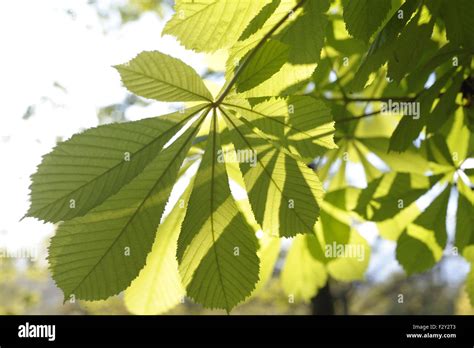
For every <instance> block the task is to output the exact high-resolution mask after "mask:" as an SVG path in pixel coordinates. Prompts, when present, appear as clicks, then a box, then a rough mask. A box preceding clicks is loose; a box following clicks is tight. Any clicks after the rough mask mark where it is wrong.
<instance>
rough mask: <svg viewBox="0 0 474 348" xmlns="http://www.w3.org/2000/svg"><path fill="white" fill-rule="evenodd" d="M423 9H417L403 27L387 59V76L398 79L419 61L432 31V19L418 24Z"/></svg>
mask: <svg viewBox="0 0 474 348" xmlns="http://www.w3.org/2000/svg"><path fill="white" fill-rule="evenodd" d="M422 13H423V11H419V12H418V13H417V15H415V16H414V17H413V18H412V19H411V20H410V22H408V25H407V26H406V27H405V28H404V29H403V31H402V32H401V34H400V36H399V37H398V39H397V42H396V44H395V47H394V48H393V51H392V54H391V56H390V59H389V61H388V76H390V77H391V78H393V79H394V80H395V81H397V82H400V80H401V79H402V78H403V77H404V76H405V75H406V74H408V73H409V72H411V71H413V70H414V69H415V68H416V66H417V65H418V63H419V62H420V60H421V58H422V56H423V54H424V53H425V50H426V48H427V45H428V43H429V40H430V38H431V33H432V31H433V26H434V19H433V18H431V19H430V20H429V22H427V23H423V24H419V20H420V18H424V15H423V17H422Z"/></svg>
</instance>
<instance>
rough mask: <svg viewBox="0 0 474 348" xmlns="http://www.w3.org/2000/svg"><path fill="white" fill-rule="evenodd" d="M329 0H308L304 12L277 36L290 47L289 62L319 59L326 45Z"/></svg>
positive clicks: (309, 61)
mask: <svg viewBox="0 0 474 348" xmlns="http://www.w3.org/2000/svg"><path fill="white" fill-rule="evenodd" d="M328 8H329V1H327V0H319V1H306V2H305V3H304V5H303V8H302V14H301V15H299V16H298V17H297V18H296V19H293V20H292V21H290V24H289V25H288V27H286V28H285V29H284V30H283V32H282V33H281V34H280V35H277V36H276V38H277V39H279V40H280V41H281V42H283V43H284V44H286V45H288V46H289V47H290V51H289V60H288V61H289V62H290V63H292V64H310V63H316V62H318V61H319V56H320V54H321V49H322V47H323V45H324V39H325V36H326V35H325V33H326V27H327V25H328V20H327V17H326V15H325V14H324V12H326V11H327V10H328Z"/></svg>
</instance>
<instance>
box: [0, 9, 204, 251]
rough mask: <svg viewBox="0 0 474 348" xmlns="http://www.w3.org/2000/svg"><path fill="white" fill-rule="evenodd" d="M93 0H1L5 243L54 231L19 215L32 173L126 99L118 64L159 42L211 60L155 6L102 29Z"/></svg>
mask: <svg viewBox="0 0 474 348" xmlns="http://www.w3.org/2000/svg"><path fill="white" fill-rule="evenodd" d="M87 2H88V1H86V0H81V1H78V0H74V1H72V0H69V1H65V0H48V1H47V2H44V1H35V0H29V1H28V0H15V1H2V2H0V47H1V52H2V53H1V54H0V76H1V79H0V96H1V98H2V103H1V104H2V105H1V106H2V108H1V110H2V115H1V116H0V158H1V159H2V163H3V165H2V167H1V170H0V248H2V247H9V248H12V249H15V248H35V247H37V246H38V245H41V242H42V241H44V238H45V236H48V235H50V234H51V233H52V231H53V225H51V224H43V223H42V222H40V221H37V220H35V219H32V218H27V219H25V220H23V221H21V222H20V221H19V220H20V219H21V217H22V216H23V215H24V214H25V212H26V210H27V208H28V205H29V203H28V185H29V176H30V175H31V174H32V173H33V172H34V171H35V168H36V166H37V165H38V164H39V163H40V161H41V156H42V155H43V154H46V153H48V152H49V151H50V150H51V149H52V147H53V146H54V145H55V143H56V140H57V138H58V137H61V138H63V139H66V138H69V137H70V136H71V135H72V134H74V133H76V132H78V131H80V130H81V129H84V128H89V127H92V126H96V125H97V123H98V118H97V111H98V109H99V108H100V107H103V106H107V105H110V104H114V103H120V102H121V101H122V100H123V98H124V97H125V95H126V90H125V88H123V87H122V84H121V82H120V79H119V76H118V73H117V72H116V71H115V69H113V68H112V66H113V65H115V64H120V63H124V62H126V61H128V60H130V59H131V58H133V57H134V56H135V55H137V54H138V53H140V52H141V51H144V50H156V49H159V50H160V51H162V52H165V53H168V54H170V55H172V56H175V57H178V58H180V59H182V60H183V61H185V62H186V63H188V64H189V65H191V66H193V67H194V68H195V69H196V70H197V71H198V72H199V73H202V72H203V69H204V68H205V64H204V57H203V56H201V55H197V54H193V53H192V52H189V51H186V50H185V49H184V48H182V47H181V46H180V45H179V44H178V43H177V42H176V40H175V39H174V38H172V37H169V36H168V37H164V38H162V37H161V35H160V34H161V31H162V27H163V23H164V21H162V20H161V19H160V18H159V17H158V16H156V15H154V14H152V13H149V14H146V15H144V16H143V17H142V18H141V19H140V20H138V21H136V22H131V23H129V24H126V25H125V26H123V27H120V28H119V27H118V28H117V29H116V30H112V31H110V32H108V33H107V34H104V32H103V26H102V25H101V22H100V19H99V18H98V16H97V13H96V11H95V10H94V8H93V7H92V6H90V5H88V4H87ZM45 5H46V6H45ZM67 10H72V13H74V15H73V16H71V15H69V14H67V12H66V11H67ZM55 82H57V83H59V84H60V85H61V86H63V87H64V89H65V90H66V91H67V92H65V91H63V90H62V89H61V88H58V87H55V86H54V84H55ZM44 97H47V99H45V98H44ZM30 105H36V109H35V113H34V114H33V115H32V116H31V117H30V118H29V119H28V120H23V119H22V117H23V115H24V114H25V112H26V111H27V109H28V107H29V106H30ZM170 107H171V105H169V104H166V103H159V102H154V103H153V104H152V105H150V106H149V107H147V108H140V107H132V108H130V109H129V110H128V111H129V112H128V113H127V118H129V119H131V120H135V119H139V118H145V117H150V116H156V115H161V114H165V113H167V112H169V111H170V110H171V109H170ZM43 244H44V243H43Z"/></svg>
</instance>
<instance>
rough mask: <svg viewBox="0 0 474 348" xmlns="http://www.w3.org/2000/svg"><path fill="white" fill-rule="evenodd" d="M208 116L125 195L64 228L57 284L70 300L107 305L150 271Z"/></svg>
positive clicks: (53, 249) (53, 261)
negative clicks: (174, 194)
mask: <svg viewBox="0 0 474 348" xmlns="http://www.w3.org/2000/svg"><path fill="white" fill-rule="evenodd" d="M202 120H203V116H201V117H200V118H199V120H195V121H194V123H193V124H192V125H191V126H190V127H189V128H188V130H187V131H186V132H185V133H184V134H183V135H182V136H181V137H179V138H178V139H177V140H176V141H175V142H173V143H172V144H171V145H170V146H169V147H167V148H166V149H164V150H163V151H162V152H161V153H160V155H159V156H157V158H156V159H155V160H153V161H152V163H150V164H149V165H148V166H147V168H146V169H145V170H144V171H143V172H142V173H141V174H140V175H139V176H137V177H136V178H135V179H134V180H133V181H132V182H130V183H129V184H128V185H126V186H125V187H123V188H122V189H121V190H120V192H119V193H117V194H116V195H114V196H112V197H110V198H109V199H107V200H106V201H105V202H104V203H103V204H102V205H100V206H99V207H97V208H95V209H93V210H92V211H90V212H89V213H88V214H87V215H85V216H83V217H77V218H74V219H72V220H69V221H67V222H64V223H63V224H61V225H60V226H59V228H58V230H57V233H56V235H55V236H54V237H53V238H52V240H51V246H50V248H49V262H50V266H51V270H52V273H53V279H54V280H55V282H56V283H57V284H58V286H59V287H60V288H61V289H62V290H63V291H64V293H65V296H66V297H69V296H70V295H74V296H75V297H76V298H81V299H85V300H99V299H106V298H108V297H109V296H111V295H114V294H118V293H119V292H120V291H122V290H124V289H125V288H126V287H127V286H128V285H130V283H131V282H132V280H133V279H134V278H135V277H136V276H137V275H138V272H139V271H140V270H141V269H142V268H143V266H144V265H145V260H146V256H147V254H148V252H149V251H150V250H151V247H152V244H153V240H154V238H155V234H156V229H157V227H158V224H159V223H160V219H161V215H162V213H163V210H164V208H165V205H166V202H167V201H168V197H169V195H170V193H171V189H172V187H173V184H174V182H175V181H176V178H177V174H178V170H179V168H180V167H181V164H182V162H183V160H184V158H185V156H186V154H187V152H188V150H189V148H190V147H191V145H192V140H193V138H194V136H195V135H196V133H197V131H198V129H199V124H200V123H201V122H202Z"/></svg>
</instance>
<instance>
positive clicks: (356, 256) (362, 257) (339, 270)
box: [325, 229, 370, 282]
mask: <svg viewBox="0 0 474 348" xmlns="http://www.w3.org/2000/svg"><path fill="white" fill-rule="evenodd" d="M329 232H330V231H329ZM333 232H334V231H333ZM328 246H329V244H326V245H325V248H328ZM341 246H343V247H344V254H343V256H339V257H336V258H333V259H332V260H329V261H328V262H327V265H326V268H327V271H328V273H329V275H330V276H331V277H333V278H334V279H336V280H339V281H345V282H350V281H355V280H363V279H364V275H365V272H366V271H367V267H368V266H369V261H370V245H369V243H367V241H366V240H365V239H364V238H363V237H362V236H361V235H360V234H359V233H358V232H357V231H355V230H354V229H351V232H350V235H349V240H348V241H347V242H346V243H344V244H336V245H334V244H333V245H332V248H333V250H334V248H335V250H334V251H335V252H336V255H337V252H338V249H337V248H338V247H339V248H340V247H341Z"/></svg>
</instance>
